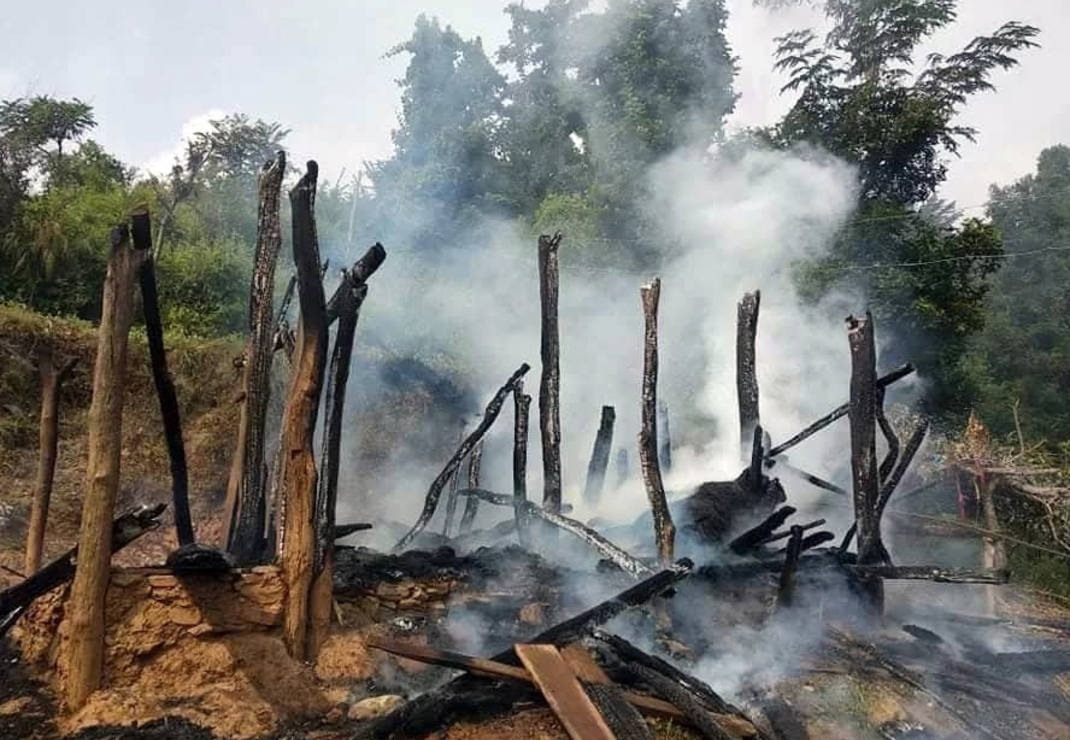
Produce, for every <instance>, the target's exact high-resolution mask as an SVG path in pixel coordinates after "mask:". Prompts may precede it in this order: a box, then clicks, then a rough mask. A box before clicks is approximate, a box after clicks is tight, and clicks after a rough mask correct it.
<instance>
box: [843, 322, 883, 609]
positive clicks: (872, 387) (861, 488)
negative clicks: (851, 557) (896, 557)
mask: <svg viewBox="0 0 1070 740" xmlns="http://www.w3.org/2000/svg"><path fill="white" fill-rule="evenodd" d="M847 339H848V343H849V344H850V348H851V396H850V401H849V409H848V412H847V416H848V419H849V421H850V424H851V477H852V482H853V484H854V509H855V522H856V524H857V525H858V564H859V565H876V564H881V563H885V562H887V559H888V554H887V552H886V551H885V549H884V544H883V543H882V542H881V532H880V519H879V511H878V506H879V501H880V476H879V474H878V470H877V351H876V342H875V339H874V332H873V317H872V315H870V313H869V312H868V311H867V312H866V316H865V318H855V317H849V318H848V319H847ZM864 585H865V586H866V590H867V592H868V595H869V597H870V598H871V599H872V601H873V604H874V606H876V607H877V608H882V606H883V596H884V589H883V586H882V583H881V581H880V580H879V579H872V580H870V581H868V582H864Z"/></svg>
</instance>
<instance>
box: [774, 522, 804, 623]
mask: <svg viewBox="0 0 1070 740" xmlns="http://www.w3.org/2000/svg"><path fill="white" fill-rule="evenodd" d="M790 537H791V539H789V540H788V548H787V554H786V558H785V560H784V569H783V570H782V571H780V584H779V587H778V589H777V597H776V608H777V609H778V610H780V609H787V608H789V607H791V606H792V604H793V603H794V601H795V571H796V570H798V568H799V556H800V555H802V552H803V530H802V527H800V526H794V527H792V528H791V534H790Z"/></svg>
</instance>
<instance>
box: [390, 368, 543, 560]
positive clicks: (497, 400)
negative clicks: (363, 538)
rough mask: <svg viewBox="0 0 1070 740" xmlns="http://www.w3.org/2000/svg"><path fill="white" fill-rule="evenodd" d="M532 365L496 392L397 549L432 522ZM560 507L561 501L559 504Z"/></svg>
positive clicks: (515, 375) (448, 464)
mask: <svg viewBox="0 0 1070 740" xmlns="http://www.w3.org/2000/svg"><path fill="white" fill-rule="evenodd" d="M530 369H531V366H530V365H528V364H527V363H526V362H525V363H524V364H522V365H521V366H520V367H519V368H518V369H517V370H516V372H514V373H513V374H512V376H511V377H510V378H509V380H507V381H506V382H505V385H503V386H502V387H501V388H499V389H498V392H497V393H495V394H494V398H492V399H491V401H490V403H489V404H487V408H486V410H485V411H484V412H483V419H482V420H481V421H480V422H479V425H478V426H477V427H476V428H475V429H474V430H473V431H472V433H471V434H469V435H468V437H467V438H466V439H465V440H464V441H463V442H462V443H461V446H460V447H459V448H457V451H456V452H455V453H453V457H452V458H450V460H449V462H447V463H446V467H445V468H443V469H442V472H441V473H439V474H438V477H437V478H435V480H434V481H433V482H432V483H431V488H430V489H429V490H428V492H427V498H426V500H425V501H424V508H423V511H421V512H420V517H419V519H417V521H416V524H414V525H413V527H412V529H410V530H409V531H408V532H407V533H406V534H405V536H404V537H402V538H401V539H400V540H399V541H398V543H397V544H396V545H394V550H395V551H397V550H403V549H405V548H406V547H408V546H409V544H410V543H411V542H412V541H413V540H414V539H415V538H416V536H417V535H418V534H420V532H422V531H423V530H424V529H425V528H426V527H427V525H428V523H430V521H431V517H433V516H434V515H435V509H437V508H438V501H439V499H440V498H441V497H442V489H443V488H444V487H445V486H446V482H447V481H448V480H449V479H450V478H451V477H452V476H453V475H454V474H455V473H457V471H458V469H459V468H460V467H461V461H462V460H463V459H464V458H465V457H466V456H467V455H468V453H470V452H471V451H472V449H473V448H474V447H475V446H476V444H478V443H479V440H481V439H483V435H485V434H486V433H487V430H488V429H490V427H491V425H492V424H493V423H494V420H495V419H497V418H498V414H500V413H501V410H502V405H503V404H504V403H505V398H506V396H508V395H509V394H510V393H512V392H513V388H514V387H515V385H516V383H517V381H518V380H520V379H521V378H523V377H524V375H525V374H526V373H527V372H528V370H530ZM558 508H560V502H559V504H558Z"/></svg>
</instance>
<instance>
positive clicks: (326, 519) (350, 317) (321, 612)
mask: <svg viewBox="0 0 1070 740" xmlns="http://www.w3.org/2000/svg"><path fill="white" fill-rule="evenodd" d="M385 259H386V250H385V249H383V245H382V244H379V243H376V244H375V245H373V246H372V247H371V248H370V249H369V250H368V251H367V252H366V253H365V255H364V256H363V257H362V258H361V259H359V260H357V262H356V264H354V265H353V267H352V269H349V270H343V272H342V282H341V283H340V284H339V286H338V289H337V290H336V291H335V293H334V295H333V296H332V297H331V300H330V302H329V303H328V304H327V309H326V310H327V317H328V321H329V320H330V318H331V316H332V315H333V316H336V317H337V320H338V330H337V332H336V333H335V337H334V350H333V351H332V353H331V362H330V365H329V368H328V371H327V391H326V396H325V400H324V406H323V409H324V414H326V416H327V420H326V423H325V424H324V427H323V444H322V445H321V446H320V455H321V456H322V459H321V462H320V470H321V474H320V477H319V490H318V492H317V494H316V507H315V510H316V553H315V559H314V563H313V573H314V576H313V578H314V581H313V584H312V603H311V609H310V616H311V630H310V636H309V652H310V653H311V654H313V655H314V654H315V653H316V652H317V651H318V650H319V646H320V645H322V643H323V640H324V639H325V638H326V635H327V629H328V627H329V625H330V617H331V604H332V593H333V591H332V583H333V581H332V570H333V565H334V541H335V539H336V534H335V513H336V509H337V504H338V471H339V468H340V466H341V456H342V421H343V418H344V416H343V412H344V411H345V400H346V386H347V384H348V382H349V366H350V361H351V360H352V357H353V342H354V339H355V337H356V332H357V320H358V319H359V318H360V308H361V306H362V305H363V304H364V299H365V297H366V296H367V294H368V285H367V283H366V282H365V281H366V280H367V278H368V277H370V276H371V275H372V274H373V273H374V272H375V271H376V270H378V269H379V266H380V265H382V264H383V261H384V260H385ZM332 308H333V311H332ZM284 519H285V518H284Z"/></svg>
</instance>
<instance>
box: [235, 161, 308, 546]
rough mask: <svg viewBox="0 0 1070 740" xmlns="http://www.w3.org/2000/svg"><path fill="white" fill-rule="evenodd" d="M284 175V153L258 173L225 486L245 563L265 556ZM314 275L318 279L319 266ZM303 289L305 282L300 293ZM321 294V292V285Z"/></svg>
mask: <svg viewBox="0 0 1070 740" xmlns="http://www.w3.org/2000/svg"><path fill="white" fill-rule="evenodd" d="M285 171H286V155H285V153H283V152H281V151H280V152H279V153H278V154H277V155H276V157H275V159H274V160H272V161H270V162H268V163H266V164H265V165H264V166H263V167H262V168H261V170H260V184H259V205H258V211H257V224H256V257H255V261H254V263H253V278H252V283H251V285H250V288H249V334H250V336H249V343H248V345H247V346H246V362H245V369H244V374H243V377H242V400H241V409H240V414H239V419H238V439H237V443H236V445H235V448H234V457H233V460H232V462H231V469H230V478H229V480H228V481H227V498H226V504H225V507H224V511H223V517H224V530H223V531H224V533H225V534H224V536H225V537H226V541H225V543H224V544H225V545H226V547H227V549H228V550H229V551H231V552H232V553H233V554H234V556H235V558H236V559H237V560H238V561H239V562H242V563H248V562H253V561H256V560H257V559H258V558H259V557H260V556H261V554H262V549H263V542H264V537H263V531H264V520H265V515H266V504H265V490H264V489H265V482H264V436H265V433H266V430H265V422H266V418H267V406H268V397H269V395H270V389H271V383H270V381H271V359H272V355H273V354H274V348H275V321H274V320H273V318H274V317H273V315H272V312H273V305H272V303H273V298H272V296H273V294H274V288H275V263H276V261H277V260H278V256H279V250H280V249H281V247H282V227H281V225H280V222H279V197H280V193H281V190H282V177H283V175H284V174H285ZM316 274H317V275H318V274H319V264H318V263H317V265H316ZM299 280H300V277H299ZM317 281H318V278H317ZM304 287H305V286H304V283H302V284H301V286H300V288H302V289H303V288H304ZM319 292H320V293H321V294H322V293H323V288H322V286H321V287H320V289H319ZM304 303H305V297H304V296H303V295H302V297H301V304H302V308H303V307H304Z"/></svg>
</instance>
